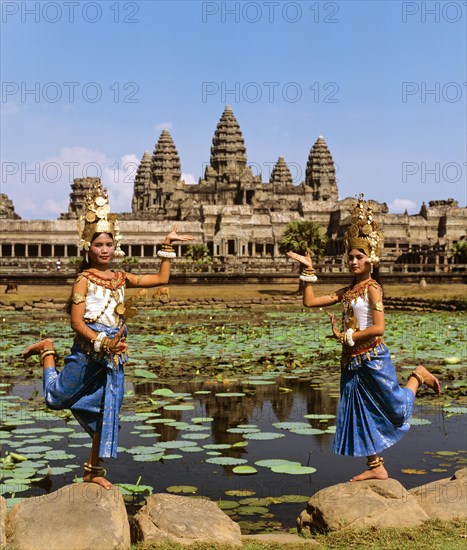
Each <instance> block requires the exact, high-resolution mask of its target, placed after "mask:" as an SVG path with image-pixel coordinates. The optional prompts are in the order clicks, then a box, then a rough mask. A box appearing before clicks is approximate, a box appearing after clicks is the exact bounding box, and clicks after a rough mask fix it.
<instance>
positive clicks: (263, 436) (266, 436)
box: [243, 432, 285, 441]
mask: <svg viewBox="0 0 467 550" xmlns="http://www.w3.org/2000/svg"><path fill="white" fill-rule="evenodd" d="M243 437H244V438H245V439H253V440H258V441H266V440H270V439H280V438H281V437H285V435H284V434H279V433H277V432H258V433H245V434H243Z"/></svg>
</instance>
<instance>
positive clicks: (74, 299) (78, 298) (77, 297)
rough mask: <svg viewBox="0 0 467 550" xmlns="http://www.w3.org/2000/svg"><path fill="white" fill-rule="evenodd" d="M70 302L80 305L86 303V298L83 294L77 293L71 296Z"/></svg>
mask: <svg viewBox="0 0 467 550" xmlns="http://www.w3.org/2000/svg"><path fill="white" fill-rule="evenodd" d="M71 301H72V302H73V303H74V304H82V303H83V302H85V301H86V296H85V295H84V294H79V293H78V292H76V293H75V294H73V295H72V297H71Z"/></svg>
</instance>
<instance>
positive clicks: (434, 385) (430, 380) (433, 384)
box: [415, 365, 441, 395]
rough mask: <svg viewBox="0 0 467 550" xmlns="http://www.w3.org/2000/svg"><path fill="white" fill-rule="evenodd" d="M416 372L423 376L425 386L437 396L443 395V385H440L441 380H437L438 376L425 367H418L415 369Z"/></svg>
mask: <svg viewBox="0 0 467 550" xmlns="http://www.w3.org/2000/svg"><path fill="white" fill-rule="evenodd" d="M415 372H418V374H420V375H421V376H423V379H424V381H425V384H426V385H427V386H428V387H429V388H430V389H432V390H433V391H434V392H435V393H436V394H437V395H439V394H440V393H441V385H440V383H439V380H438V379H437V378H436V376H433V375H432V374H431V372H430V371H429V370H428V369H426V368H425V367H424V366H423V365H418V367H417V368H416V369H415Z"/></svg>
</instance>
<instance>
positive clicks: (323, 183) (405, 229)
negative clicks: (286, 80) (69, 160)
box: [0, 106, 467, 272]
mask: <svg viewBox="0 0 467 550" xmlns="http://www.w3.org/2000/svg"><path fill="white" fill-rule="evenodd" d="M94 181H95V180H94V179H93V178H80V179H75V180H74V182H73V184H72V186H71V194H70V203H69V208H68V212H66V213H63V214H61V216H60V219H59V220H55V221H43V220H29V221H26V220H20V219H18V216H17V214H15V212H14V207H13V204H12V202H11V201H10V200H9V199H8V197H7V196H6V195H0V228H1V231H0V234H1V237H0V255H1V260H0V261H1V263H0V266H2V268H3V269H5V268H6V267H7V265H8V264H10V263H11V260H13V259H15V261H16V262H19V264H21V262H22V261H24V259H29V261H31V259H32V258H35V259H37V260H39V259H45V258H50V257H61V259H62V261H63V260H64V261H65V262H66V261H67V258H68V257H72V256H76V254H77V249H76V241H77V236H76V219H77V218H78V217H79V215H80V214H81V213H82V212H83V210H84V200H85V195H86V191H87V190H88V189H89V188H90V187H91V186H92V185H93V183H94ZM103 183H104V186H105V182H103ZM355 191H356V193H357V192H358V189H356V190H355ZM367 198H370V197H367ZM353 204H354V198H353V197H352V198H350V197H349V198H345V199H343V200H339V192H338V187H337V182H336V171H335V166H334V161H333V158H332V155H331V152H330V150H329V148H328V145H327V144H326V141H325V140H324V138H323V137H322V136H319V137H318V138H317V140H316V141H315V143H314V144H313V145H312V147H311V150H310V153H309V156H308V159H307V163H306V172H305V180H304V181H303V182H301V183H300V184H298V185H294V184H293V182H292V175H291V172H290V170H289V167H288V166H287V162H286V159H284V158H283V157H279V158H278V159H277V162H276V164H275V166H274V168H273V170H272V172H271V176H270V178H269V181H267V182H264V181H262V177H261V176H259V175H255V174H254V173H253V171H252V168H251V167H250V166H248V161H247V154H246V147H245V142H244V139H243V136H242V132H241V129H240V126H239V124H238V122H237V120H236V118H235V115H234V113H233V111H232V109H231V108H230V107H229V106H227V107H226V108H225V110H224V112H223V113H222V116H221V118H220V120H219V123H218V124H217V128H216V130H215V132H214V137H213V140H212V147H211V156H210V162H209V165H208V166H207V167H206V169H205V172H204V174H203V176H202V177H200V179H199V181H198V183H197V184H195V185H192V184H187V183H185V181H184V180H183V179H182V170H181V162H180V157H179V154H178V152H177V148H176V145H175V143H174V141H173V139H172V136H171V135H170V133H169V132H168V130H164V131H163V132H162V133H161V135H160V137H159V140H158V142H157V143H156V145H155V148H154V151H153V153H152V155H151V154H150V153H149V152H148V151H146V152H145V153H144V154H143V156H142V159H141V162H140V164H139V167H138V169H137V173H136V176H135V181H134V191H133V199H132V205H131V207H132V211H131V213H130V212H127V213H120V214H119V218H120V220H121V232H122V234H123V243H124V245H123V246H122V248H123V249H124V251H125V252H126V254H127V255H129V256H132V257H136V258H137V259H138V260H139V263H140V265H141V266H142V267H143V268H144V266H145V265H146V264H147V266H148V267H149V264H151V262H152V260H153V258H154V256H155V252H156V250H157V244H158V243H160V242H161V240H162V239H163V237H164V235H165V233H166V231H167V229H168V228H169V227H170V226H171V225H172V223H174V222H177V224H178V230H179V232H183V233H191V234H193V235H194V236H195V237H196V242H202V243H204V244H205V245H206V246H207V248H208V249H209V252H210V255H211V256H212V258H213V265H215V264H216V263H217V264H219V265H221V264H222V265H224V266H230V268H231V269H230V270H233V271H238V270H240V271H243V272H248V271H250V270H251V271H257V270H258V269H260V270H264V269H265V270H268V271H274V272H277V271H281V269H283V268H285V267H286V266H287V265H289V264H290V262H288V263H287V260H286V259H285V258H284V257H283V256H282V255H281V254H280V253H279V250H278V246H279V243H280V241H281V238H282V235H283V233H284V230H285V228H286V227H287V224H288V223H289V222H290V221H293V220H312V221H314V222H316V223H317V224H318V225H320V226H321V227H322V229H323V233H324V234H326V236H327V237H328V239H329V244H328V248H327V251H326V258H325V262H324V263H325V264H326V265H327V266H328V268H329V270H330V271H333V270H336V271H337V270H341V269H342V267H343V266H342V252H343V241H342V238H343V234H344V232H345V229H346V228H347V226H348V224H349V222H350V209H351V207H352V205H353ZM372 206H373V211H374V213H375V217H376V219H377V221H379V223H380V224H381V225H382V228H383V231H384V236H385V242H384V251H383V254H382V256H383V264H382V268H383V270H384V269H386V270H388V271H393V270H396V271H397V270H401V271H402V270H403V266H405V268H404V269H407V265H409V266H413V268H415V267H416V266H421V265H426V264H428V266H430V269H431V270H433V271H439V270H441V271H449V268H450V264H451V263H452V261H453V259H452V253H451V247H452V245H453V244H455V243H456V242H458V241H460V240H463V239H465V238H466V210H467V209H466V208H461V207H459V205H458V203H457V201H455V200H453V199H447V200H436V201H430V202H429V203H428V205H425V203H424V204H423V205H422V207H421V210H420V212H419V213H418V214H417V215H408V214H407V213H404V214H389V213H388V207H387V205H386V204H385V203H378V202H376V201H372ZM178 248H179V252H183V249H184V248H186V245H178ZM428 266H427V267H428ZM413 270H414V269H409V271H413Z"/></svg>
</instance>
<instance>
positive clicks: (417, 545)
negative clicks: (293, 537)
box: [132, 520, 467, 550]
mask: <svg viewBox="0 0 467 550" xmlns="http://www.w3.org/2000/svg"><path fill="white" fill-rule="evenodd" d="M466 539H467V521H466V520H454V521H441V520H432V521H429V522H426V523H424V524H423V525H421V526H420V527H412V528H410V529H396V528H391V529H364V530H358V531H356V530H355V531H354V530H352V531H339V532H336V533H330V534H327V535H316V536H315V537H314V540H315V541H316V542H315V543H313V542H311V541H310V542H308V541H307V540H306V539H304V540H303V543H300V542H297V543H290V544H287V543H284V542H263V541H255V540H248V539H247V538H246V539H245V542H244V544H243V549H244V550H293V549H295V548H297V549H299V548H301V549H303V548H317V549H318V548H319V549H320V550H331V549H332V550H348V549H349V548H351V549H353V550H394V549H395V548H398V549H400V550H405V549H409V550H459V549H460V548H465V547H466ZM132 548H133V550H153V549H154V550H156V549H157V550H185V549H186V548H187V546H184V545H178V544H174V543H163V544H159V545H148V544H138V545H135V546H133V547H132ZM189 548H190V549H191V550H230V549H231V548H233V547H232V546H228V545H222V544H212V545H211V544H206V543H197V544H193V545H192V546H189Z"/></svg>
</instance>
